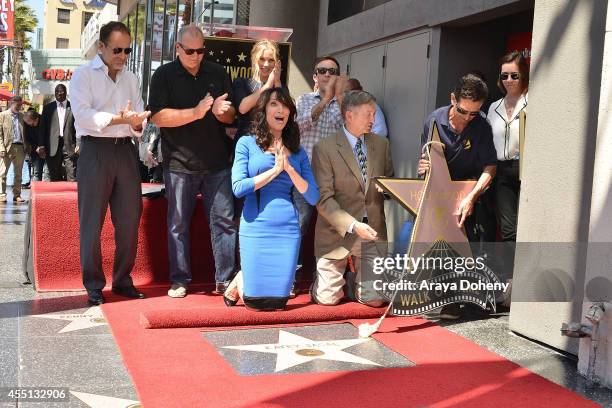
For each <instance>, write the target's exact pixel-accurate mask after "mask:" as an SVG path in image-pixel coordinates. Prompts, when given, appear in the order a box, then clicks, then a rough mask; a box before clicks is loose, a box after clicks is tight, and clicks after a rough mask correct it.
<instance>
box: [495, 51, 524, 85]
mask: <svg viewBox="0 0 612 408" xmlns="http://www.w3.org/2000/svg"><path fill="white" fill-rule="evenodd" d="M510 62H516V65H518V69H519V74H521V87H522V88H523V92H525V91H527V89H529V65H528V64H527V59H526V58H525V56H524V55H523V53H522V52H520V51H512V52H509V53H508V54H506V55H504V56H503V57H501V58H500V60H499V73H500V75H501V66H502V65H504V64H508V63H510ZM497 86H498V88H499V89H500V90H501V91H502V92H503V93H504V95H505V94H506V88H505V87H504V84H503V83H502V80H501V78H500V77H499V75H498V76H497Z"/></svg>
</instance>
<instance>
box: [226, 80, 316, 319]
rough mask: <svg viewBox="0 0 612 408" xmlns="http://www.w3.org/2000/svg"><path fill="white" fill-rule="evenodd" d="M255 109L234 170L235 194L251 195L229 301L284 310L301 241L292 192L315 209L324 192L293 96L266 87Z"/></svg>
mask: <svg viewBox="0 0 612 408" xmlns="http://www.w3.org/2000/svg"><path fill="white" fill-rule="evenodd" d="M255 109H256V110H255V111H256V112H257V113H256V114H255V116H254V120H253V127H254V133H255V134H254V135H252V136H244V137H242V138H240V140H239V141H238V143H237V145H236V155H235V159H234V166H233V167H232V189H233V191H234V195H236V197H238V198H240V197H246V199H245V203H244V209H243V211H242V216H241V217H240V259H241V264H242V271H241V272H239V273H238V274H237V275H236V277H235V278H234V280H233V281H232V282H231V283H230V285H229V286H228V288H227V290H226V291H225V294H224V301H225V304H226V305H228V306H233V305H235V304H236V303H237V302H238V298H239V297H240V298H242V300H243V301H244V304H245V305H246V306H247V307H248V308H250V309H256V310H279V309H283V308H284V307H285V305H286V304H287V300H288V298H289V291H290V289H291V285H292V283H293V278H294V275H295V267H296V264H297V258H298V251H299V248H300V239H301V236H300V225H299V221H298V212H297V209H296V208H295V206H294V204H293V200H292V190H293V189H294V188H295V189H297V191H299V192H300V193H301V194H303V196H304V198H305V199H306V201H308V202H309V203H310V204H311V205H315V204H316V203H317V201H318V200H319V189H318V187H317V185H316V183H315V180H314V176H313V175H312V171H311V169H310V163H309V161H308V156H307V155H306V152H305V151H304V149H303V148H302V147H300V135H299V129H298V125H297V123H295V114H296V108H295V104H294V103H293V101H292V100H291V96H290V95H289V92H288V91H287V90H286V89H284V88H272V89H267V90H266V91H264V92H263V93H262V94H261V96H260V98H259V100H258V102H257V106H256V107H255Z"/></svg>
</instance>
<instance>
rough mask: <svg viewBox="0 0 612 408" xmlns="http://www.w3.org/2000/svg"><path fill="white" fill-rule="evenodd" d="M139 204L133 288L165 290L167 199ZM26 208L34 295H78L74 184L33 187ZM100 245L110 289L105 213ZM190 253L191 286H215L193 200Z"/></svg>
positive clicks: (109, 232) (110, 247)
mask: <svg viewBox="0 0 612 408" xmlns="http://www.w3.org/2000/svg"><path fill="white" fill-rule="evenodd" d="M144 186H146V184H143V187H144ZM142 203H143V212H142V218H141V220H140V228H139V234H138V253H137V256H136V264H135V266H134V270H133V272H132V278H133V279H134V283H135V285H136V286H140V287H156V286H160V285H161V286H165V285H168V244H167V242H168V241H167V232H166V211H167V204H166V199H165V198H163V197H162V198H157V199H148V198H143V199H142ZM31 205H32V245H33V266H34V277H35V281H36V289H37V290H38V291H66V290H82V289H83V283H82V278H81V267H80V261H79V218H78V210H77V186H76V183H69V182H61V183H48V182H33V183H32V190H31ZM313 230H314V229H313ZM101 241H102V260H103V268H104V273H105V275H106V280H107V284H108V286H109V287H110V285H111V276H112V268H113V259H114V251H115V240H114V231H113V227H112V223H111V219H110V210H109V211H108V212H107V215H106V220H105V223H104V227H103V228H102V235H101ZM306 241H307V242H308V244H307V245H305V246H304V247H305V248H303V249H304V253H305V254H306V257H305V258H304V259H307V260H310V259H311V258H312V253H313V248H312V239H307V240H306ZM191 253H192V258H191V265H192V273H193V283H211V282H214V259H213V256H212V250H211V245H210V231H209V230H208V223H207V222H206V218H205V217H204V213H203V210H202V202H201V200H198V205H197V207H196V209H195V212H194V217H193V220H192V223H191Z"/></svg>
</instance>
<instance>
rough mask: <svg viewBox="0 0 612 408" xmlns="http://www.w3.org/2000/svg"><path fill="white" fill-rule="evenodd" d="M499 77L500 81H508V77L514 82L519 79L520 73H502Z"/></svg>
mask: <svg viewBox="0 0 612 408" xmlns="http://www.w3.org/2000/svg"><path fill="white" fill-rule="evenodd" d="M499 77H500V78H501V80H502V81H506V80H507V79H508V77H510V78H512V79H514V80H515V81H516V80H517V79H520V78H521V74H520V72H510V73H508V72H502V73H501V74H500V75H499Z"/></svg>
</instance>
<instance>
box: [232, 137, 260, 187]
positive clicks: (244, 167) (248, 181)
mask: <svg viewBox="0 0 612 408" xmlns="http://www.w3.org/2000/svg"><path fill="white" fill-rule="evenodd" d="M251 140H252V138H250V137H241V138H240V139H239V140H238V143H237V144H236V152H235V156H234V165H233V166H232V191H233V193H234V195H235V196H236V197H238V198H241V197H244V196H245V195H247V194H249V193H252V192H254V191H255V179H254V178H253V177H249V145H248V143H249V142H251Z"/></svg>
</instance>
